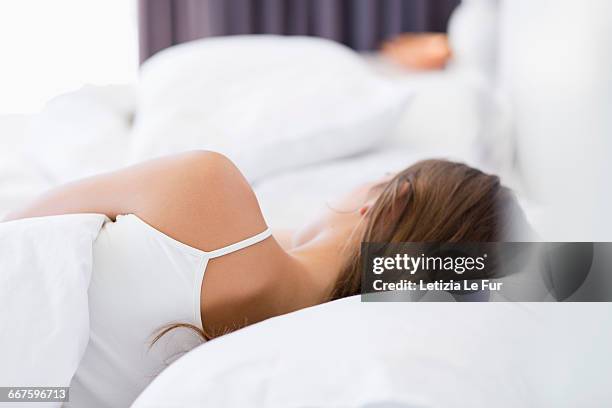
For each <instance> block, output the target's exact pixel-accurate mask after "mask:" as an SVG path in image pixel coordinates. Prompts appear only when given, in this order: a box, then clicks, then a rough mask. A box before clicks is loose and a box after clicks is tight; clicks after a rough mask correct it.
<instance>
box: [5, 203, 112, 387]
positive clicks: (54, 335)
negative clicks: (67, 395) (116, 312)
mask: <svg viewBox="0 0 612 408" xmlns="http://www.w3.org/2000/svg"><path fill="white" fill-rule="evenodd" d="M105 219H106V217H105V216H103V215H96V214H76V215H62V216H56V217H41V218H30V219H24V220H19V221H11V222H6V223H0V306H1V307H0V327H1V328H2V332H1V333H0V361H1V362H2V369H0V385H2V386H15V387H18V386H22V387H26V386H32V387H34V386H35V387H52V386H53V387H67V386H68V385H69V384H70V380H71V379H72V376H73V375H74V373H75V371H76V369H77V366H78V364H79V361H80V360H81V357H82V356H83V352H84V351H85V347H86V346H87V342H88V340H89V306H88V297H87V289H88V287H89V280H90V277H91V272H92V243H93V241H94V239H95V238H96V237H97V234H98V232H99V230H100V228H101V226H102V224H103V222H104V221H105Z"/></svg>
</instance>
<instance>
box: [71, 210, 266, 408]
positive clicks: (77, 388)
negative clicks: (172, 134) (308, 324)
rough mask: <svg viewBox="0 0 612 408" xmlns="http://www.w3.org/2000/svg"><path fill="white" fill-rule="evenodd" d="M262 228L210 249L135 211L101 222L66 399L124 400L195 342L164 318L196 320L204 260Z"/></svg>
mask: <svg viewBox="0 0 612 408" xmlns="http://www.w3.org/2000/svg"><path fill="white" fill-rule="evenodd" d="M269 236H270V231H269V230H266V231H264V232H263V233H261V234H258V235H255V236H253V237H251V238H248V239H246V240H244V241H240V242H238V243H236V244H233V245H229V246H227V247H224V248H221V249H219V250H216V251H210V252H204V251H201V250H198V249H196V248H192V247H190V246H188V245H185V244H183V243H181V242H179V241H176V240H174V239H172V238H170V237H169V236H167V235H164V234H163V233H161V232H159V231H158V230H156V229H155V228H153V227H152V226H149V225H148V224H146V223H145V222H144V221H142V220H141V219H139V218H138V217H136V216H135V215H126V216H119V217H117V221H116V222H107V223H106V224H105V225H104V227H103V228H102V231H101V232H100V235H99V236H98V239H97V240H96V241H95V244H94V252H93V255H94V264H93V275H92V278H91V284H90V286H89V310H90V333H91V335H90V341H89V345H88V346H87V350H86V351H85V355H84V356H83V360H82V361H81V364H80V366H79V369H78V370H77V372H76V374H75V376H74V379H73V381H72V383H71V384H70V386H71V390H70V406H73V407H87V408H97V407H127V406H129V405H130V404H131V403H132V401H133V400H134V399H135V398H136V397H137V396H138V394H139V393H140V392H141V391H142V390H143V389H144V388H145V387H146V386H147V385H148V384H149V383H150V382H151V380H152V379H153V378H154V377H155V375H156V374H158V373H159V372H160V371H161V370H162V369H163V368H164V367H165V366H166V365H167V364H168V363H169V362H170V361H171V360H172V359H173V358H176V357H177V355H180V354H181V353H183V352H186V351H188V350H190V349H191V348H193V347H194V346H195V345H197V344H199V339H198V338H197V337H196V336H194V335H193V334H192V333H191V332H188V331H184V330H177V331H175V332H172V333H170V334H169V335H167V336H165V337H163V338H162V339H160V341H159V342H158V343H156V345H155V346H154V347H152V348H149V346H150V342H151V340H152V338H153V336H154V335H155V334H156V333H158V332H159V330H160V329H162V328H163V327H164V326H166V325H168V324H170V323H188V324H192V325H194V326H196V327H200V328H201V327H202V324H201V321H202V320H201V317H200V288H201V286H202V279H203V278H204V271H205V270H206V265H207V264H208V260H209V259H211V258H215V257H218V256H223V255H225V254H227V253H230V252H234V251H238V250H240V249H242V248H245V247H247V246H249V245H253V244H255V243H257V242H259V241H261V240H263V239H266V238H267V237H269Z"/></svg>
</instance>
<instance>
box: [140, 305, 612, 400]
mask: <svg viewBox="0 0 612 408" xmlns="http://www.w3.org/2000/svg"><path fill="white" fill-rule="evenodd" d="M610 311H611V310H610V306H609V305H607V304H602V305H588V304H582V305H581V304H571V305H560V304H542V305H535V304H532V305H529V304H518V303H361V302H360V299H359V297H353V298H349V299H344V300H341V301H337V302H332V303H328V304H325V305H321V306H317V307H314V308H309V309H305V310H302V311H299V312H296V313H292V314H289V315H285V316H280V317H277V318H273V319H270V320H267V321H265V322H262V323H260V324H257V325H254V326H250V327H247V328H245V329H243V330H240V331H238V332H235V333H232V334H230V335H228V336H226V337H224V338H221V339H219V340H215V341H212V342H209V343H206V344H204V345H202V346H200V347H199V348H197V349H195V350H193V351H192V352H190V353H189V354H187V355H186V356H185V357H183V358H181V359H180V360H178V361H177V362H176V363H175V364H173V365H172V366H170V367H169V368H168V369H167V370H166V371H164V372H163V373H162V374H161V375H160V376H159V377H157V379H156V380H155V381H154V382H153V383H152V384H151V386H150V387H149V388H147V390H145V391H144V393H143V394H142V395H141V396H140V397H139V398H138V400H136V402H135V403H134V405H132V407H133V408H143V407H159V406H167V407H219V408H225V407H247V406H248V407H284V408H293V407H296V408H297V407H311V408H331V407H334V408H338V407H342V408H372V407H394V408H413V407H476V408H478V407H483V408H489V407H493V406H494V407H512V408H514V407H523V406H555V407H572V406H577V405H580V404H581V402H584V401H587V400H588V401H600V402H601V401H606V400H609V399H610V398H611V397H612V391H611V390H610V387H609V386H608V385H607V382H608V378H609V377H608V376H607V375H606V373H608V374H609V364H610V363H611V362H612V357H611V356H610V354H609V353H605V350H606V349H607V344H609V342H610V341H611V340H612V329H610V328H611V327H612V324H611V323H612V317H611V314H610ZM585 315H586V316H589V319H584V316H585ZM595 317H596V318H595ZM568 327H572V329H571V330H568ZM592 333H598V336H597V337H598V338H596V339H595V338H593V339H591V337H592ZM587 339H588V341H589V342H591V341H593V343H594V344H593V346H594V347H595V348H596V349H597V350H598V351H597V352H595V351H593V352H591V351H588V350H585V349H584V348H582V347H579V350H580V353H576V352H575V351H576V349H575V347H577V346H578V345H579V344H581V343H582V342H584V341H587ZM602 351H604V352H603V353H602Z"/></svg>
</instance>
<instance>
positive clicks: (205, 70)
mask: <svg viewBox="0 0 612 408" xmlns="http://www.w3.org/2000/svg"><path fill="white" fill-rule="evenodd" d="M410 95H411V91H410V90H406V89H405V88H401V89H399V88H396V87H393V86H392V85H390V84H389V83H388V82H387V81H385V80H384V79H382V78H381V77H379V76H378V75H375V74H374V73H372V72H371V70H370V69H369V67H368V66H367V65H366V64H364V63H363V61H362V60H361V59H360V57H359V55H358V54H356V53H355V52H353V51H351V50H349V49H348V48H346V47H344V46H342V45H340V44H337V43H334V42H331V41H327V40H323V39H318V38H307V37H280V36H233V37H227V38H210V39H203V40H198V41H195V42H191V43H187V44H182V45H179V46H176V47H171V48H169V49H167V50H164V51H163V52H160V53H159V54H158V55H156V56H154V57H153V58H151V59H150V60H149V61H147V62H146V63H145V64H144V66H143V67H142V71H141V82H140V91H139V106H138V111H137V115H136V122H135V129H134V135H133V137H134V140H133V150H132V155H131V156H132V160H133V161H138V160H142V159H146V158H150V157H154V156H161V155H165V154H169V153H174V152H178V151H184V150H189V149H211V150H217V151H220V152H222V153H224V154H226V155H228V156H229V157H230V158H231V159H233V160H234V161H235V162H236V163H237V164H238V166H239V167H240V168H241V169H242V171H243V172H244V173H245V175H246V176H247V178H248V179H249V180H251V181H254V180H258V179H261V178H262V177H263V176H266V175H268V174H272V173H275V172H278V171H280V170H283V169H287V168H293V167H298V166H301V165H305V164H310V163H315V162H320V161H323V160H328V159H333V158H337V157H344V156H348V155H351V154H354V153H357V152H363V151H365V150H367V149H370V148H372V147H375V146H377V145H379V144H380V143H381V141H382V140H383V139H384V138H385V136H387V135H388V133H389V131H390V130H391V129H392V128H393V127H394V125H395V124H396V121H397V119H398V115H399V114H400V113H401V112H402V111H403V109H404V107H405V105H406V103H407V100H408V99H409V96H410Z"/></svg>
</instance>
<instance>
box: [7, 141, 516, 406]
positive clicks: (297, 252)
mask: <svg viewBox="0 0 612 408" xmlns="http://www.w3.org/2000/svg"><path fill="white" fill-rule="evenodd" d="M335 207H336V210H330V211H327V212H326V213H325V214H324V215H323V216H322V217H321V218H320V219H318V220H317V221H316V222H314V223H313V224H311V225H310V226H308V227H307V228H305V229H303V230H301V231H298V232H296V233H295V234H293V235H292V236H290V237H289V239H281V238H280V237H276V236H273V235H271V233H270V230H269V229H268V228H267V226H266V223H265V221H264V218H263V216H262V214H261V211H260V208H259V205H258V202H257V199H256V197H255V195H254V193H253V191H252V189H251V188H250V186H249V184H248V183H247V182H246V180H245V179H244V178H243V176H242V175H241V173H240V171H239V170H238V169H237V168H236V167H235V166H234V165H233V164H232V163H231V162H230V161H229V160H228V159H227V158H225V157H224V156H222V155H220V154H217V153H212V152H191V153H186V154H181V155H177V156H172V157H167V158H162V159H158V160H153V161H149V162H146V163H143V164H140V165H136V166H133V167H129V168H126V169H123V170H119V171H117V172H114V173H109V174H104V175H100V176H96V177H93V178H89V179H86V180H82V181H79V182H76V183H72V184H69V185H66V186H63V187H60V188H58V189H56V190H53V191H51V192H49V193H47V194H46V195H44V196H42V197H41V198H40V199H38V200H37V201H36V202H34V203H33V204H32V205H30V206H29V207H27V208H25V209H23V210H22V211H20V212H18V213H16V214H14V215H12V216H11V217H10V218H11V219H16V218H24V217H35V216H45V215H56V214H67V213H102V214H106V215H107V216H108V218H109V219H110V220H111V221H113V222H107V223H106V224H105V226H104V227H103V229H102V231H101V233H100V235H99V236H98V238H97V240H96V242H95V244H94V265H93V276H92V280H91V283H90V289H89V303H90V319H91V323H90V324H91V329H90V331H91V339H90V343H89V345H88V349H87V351H86V353H85V356H84V358H83V361H82V363H81V366H80V368H79V370H78V371H77V375H76V376H75V380H74V381H73V384H72V389H71V400H72V401H73V403H74V404H75V406H80V405H83V406H104V405H108V406H125V405H128V404H129V403H130V402H131V401H132V400H133V399H134V398H135V397H136V396H137V395H138V393H139V392H140V391H141V390H142V389H143V388H144V387H145V386H146V385H147V384H148V382H149V381H151V379H152V377H153V376H154V375H155V373H156V372H158V371H159V369H160V368H162V367H163V364H164V362H165V360H164V358H166V357H168V355H169V354H172V353H175V352H180V351H181V350H182V351H184V350H188V349H189V348H192V347H193V346H194V345H195V344H196V342H194V341H193V337H190V336H189V334H188V332H189V331H188V330H187V331H185V330H172V329H173V328H177V327H188V328H191V329H192V330H195V331H196V332H197V333H199V334H200V336H201V337H202V338H203V339H210V338H213V337H216V336H219V335H221V334H224V333H227V332H228V331H232V330H234V329H236V328H239V327H243V326H245V325H249V324H253V323H256V322H259V321H262V320H264V319H267V318H270V317H273V316H278V315H281V314H285V313H289V312H292V311H295V310H298V309H302V308H305V307H309V306H313V305H317V304H320V303H323V302H326V301H329V300H332V299H337V298H341V297H345V296H350V295H354V294H357V293H359V292H360V271H361V258H360V252H359V251H360V243H361V242H362V241H374V242H401V241H453V242H457V241H498V240H502V238H503V234H505V233H506V232H507V231H508V230H509V228H508V227H509V221H508V220H507V219H506V217H505V215H506V214H509V213H513V214H519V215H520V217H519V218H521V219H522V215H521V212H520V210H519V209H518V208H519V207H518V204H517V203H516V200H515V198H514V197H513V195H512V193H511V192H510V191H509V190H508V189H506V188H505V187H503V186H501V185H500V183H499V179H498V178H497V177H496V176H492V175H487V174H484V173H482V172H480V171H478V170H476V169H473V168H470V167H468V166H466V165H463V164H458V163H453V162H448V161H441V160H428V161H423V162H419V163H417V164H415V165H413V166H411V167H409V168H407V169H405V170H404V171H402V172H400V173H397V174H395V175H393V176H391V177H388V178H387V179H384V180H379V181H378V182H376V183H371V184H368V185H364V186H362V187H360V188H358V189H356V190H355V191H353V192H351V193H350V194H348V195H346V196H345V197H343V198H342V199H341V200H340V201H339V202H338V203H337V204H335ZM168 324H170V326H167V325H168ZM164 326H166V327H167V328H166V330H162V332H161V334H168V336H158V337H157V339H159V338H160V337H161V338H162V339H164V341H162V342H160V343H163V344H161V345H160V344H159V343H158V344H157V345H156V347H153V348H152V349H149V345H150V340H151V337H150V336H151V334H152V333H154V332H158V333H159V330H160V328H163V327H164Z"/></svg>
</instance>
